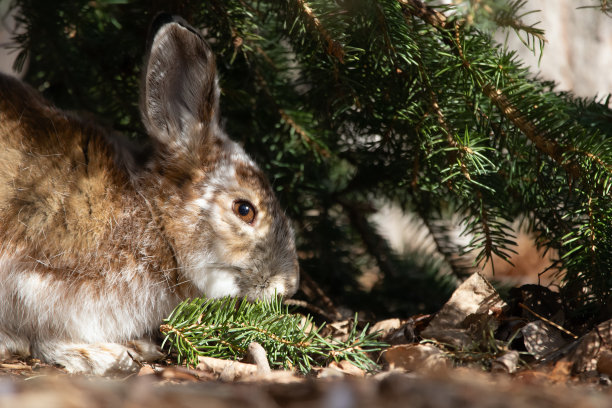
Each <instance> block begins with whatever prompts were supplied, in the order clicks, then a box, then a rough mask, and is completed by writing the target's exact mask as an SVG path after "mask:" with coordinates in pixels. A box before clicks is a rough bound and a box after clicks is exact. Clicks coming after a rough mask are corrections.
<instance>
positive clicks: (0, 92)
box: [0, 16, 298, 374]
mask: <svg viewBox="0 0 612 408" xmlns="http://www.w3.org/2000/svg"><path fill="white" fill-rule="evenodd" d="M152 27H153V28H152V30H151V32H152V35H151V39H150V43H149V44H150V45H149V47H150V49H149V55H148V58H147V62H146V65H145V69H144V71H145V72H144V74H143V83H142V88H141V94H142V95H141V114H142V119H143V122H144V125H145V127H146V130H147V132H148V134H149V136H150V142H149V143H148V147H147V148H134V146H132V143H130V142H128V141H126V140H124V139H122V138H121V137H119V136H117V135H112V134H109V132H107V131H105V130H102V129H101V128H99V127H96V126H95V125H93V124H91V123H88V122H87V121H84V120H81V119H79V118H77V117H74V116H72V115H71V114H69V113H66V112H62V111H60V110H58V109H56V108H54V107H53V106H51V105H50V104H49V103H48V102H46V101H45V100H43V99H42V97H41V96H40V95H39V94H37V93H36V92H35V91H34V90H33V89H32V88H30V87H28V86H26V85H24V84H22V83H21V82H19V81H17V80H15V79H12V78H9V77H6V76H1V75H0V356H1V355H7V354H9V353H19V354H22V355H32V356H34V357H37V358H40V359H42V360H43V361H46V362H49V363H54V364H60V365H62V366H64V367H65V368H66V369H67V370H68V371H70V372H86V373H94V374H105V373H110V372H113V371H131V370H135V369H136V368H137V367H138V366H139V364H138V361H141V360H149V359H152V358H157V357H159V355H160V352H159V349H158V348H157V347H156V346H154V345H153V344H152V343H151V342H149V340H148V339H149V338H150V336H152V335H154V333H156V331H157V329H158V327H159V324H160V323H161V321H162V319H163V318H164V317H166V316H167V315H168V314H169V313H170V312H171V311H172V309H173V308H174V307H175V306H176V305H177V304H178V303H179V302H180V301H181V300H183V299H185V298H188V297H195V296H201V295H206V296H208V297H221V296H225V295H231V296H238V297H243V296H246V297H248V298H249V299H256V298H264V297H270V296H272V295H274V294H275V293H278V294H284V295H287V296H290V295H292V294H293V293H294V292H295V291H296V288H297V284H298V263H297V256H296V251H295V244H294V239H293V233H292V230H291V227H290V225H289V222H288V220H287V219H286V218H285V216H284V213H283V211H282V210H281V209H280V207H279V204H278V202H277V200H276V199H275V197H274V195H273V192H272V189H271V187H270V185H269V183H268V182H267V180H266V179H265V177H264V175H263V173H262V172H261V170H259V169H258V167H257V166H256V165H255V164H254V162H253V161H252V160H251V159H250V158H249V157H248V156H247V155H246V154H245V152H244V151H243V149H242V148H241V147H240V146H239V145H238V144H236V143H234V142H233V141H231V140H230V139H229V138H228V137H227V136H226V134H225V133H224V132H223V131H222V130H221V129H220V125H219V116H218V115H219V106H218V105H219V88H218V85H217V76H216V67H215V63H214V57H213V55H212V52H211V49H210V48H209V46H208V44H207V43H206V42H205V40H204V39H203V37H202V36H201V35H200V34H198V32H197V31H196V30H194V29H193V28H192V27H190V26H189V25H187V24H186V23H185V22H184V21H183V20H182V19H180V18H178V17H171V16H160V17H158V18H157V19H156V20H155V22H154V24H153V26H152Z"/></svg>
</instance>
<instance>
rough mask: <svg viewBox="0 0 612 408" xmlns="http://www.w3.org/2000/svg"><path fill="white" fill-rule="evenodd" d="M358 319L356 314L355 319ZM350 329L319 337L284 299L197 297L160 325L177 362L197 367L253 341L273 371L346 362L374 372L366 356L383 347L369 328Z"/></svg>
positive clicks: (239, 353)
mask: <svg viewBox="0 0 612 408" xmlns="http://www.w3.org/2000/svg"><path fill="white" fill-rule="evenodd" d="M355 321H357V316H355ZM356 326H357V325H356V324H355V325H353V328H352V330H351V332H350V333H349V335H348V338H347V340H346V341H339V340H336V339H333V338H331V337H323V336H322V335H321V334H320V332H321V329H322V328H323V326H320V327H318V328H316V327H315V325H314V324H313V322H312V318H311V317H310V316H308V317H305V318H304V317H303V316H301V315H297V314H290V313H289V310H288V307H287V306H284V305H283V304H282V298H281V297H280V296H279V297H275V298H273V299H271V300H268V301H262V300H257V301H255V302H249V301H247V300H246V299H242V300H239V299H236V298H229V297H226V298H222V299H206V298H197V299H193V300H190V299H188V300H185V301H184V302H182V303H181V304H180V305H178V306H177V307H176V309H175V310H174V311H173V312H172V314H171V315H170V316H169V317H168V318H167V319H166V320H165V321H164V324H163V325H162V326H161V328H160V329H161V331H162V333H164V334H165V335H166V337H165V339H164V341H163V344H162V347H164V346H165V345H168V347H169V349H170V350H174V351H175V352H176V354H177V361H178V363H179V364H181V363H183V362H187V363H188V364H191V365H197V363H198V357H199V356H207V357H215V358H223V359H234V360H237V359H242V358H244V357H245V356H246V353H247V348H248V346H249V344H250V343H251V342H258V343H259V344H261V346H262V347H263V348H264V350H265V351H266V354H267V356H268V361H269V363H270V366H271V367H272V368H284V369H292V368H296V369H298V370H299V371H301V372H303V373H307V372H309V371H310V370H311V369H312V367H313V366H323V365H326V364H327V363H329V362H331V361H340V360H348V361H350V362H352V363H353V364H354V365H356V366H357V367H359V368H361V369H363V370H367V371H372V370H374V369H375V368H376V367H377V365H376V363H375V362H374V361H373V360H372V359H371V358H370V357H369V356H368V353H370V352H374V351H377V350H380V349H381V348H382V347H383V346H384V344H382V343H380V342H379V341H377V340H376V339H375V336H376V335H375V334H367V333H366V332H367V326H366V327H365V328H364V329H363V330H362V331H358V329H357V327H356Z"/></svg>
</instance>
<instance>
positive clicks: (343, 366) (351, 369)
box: [329, 360, 365, 377]
mask: <svg viewBox="0 0 612 408" xmlns="http://www.w3.org/2000/svg"><path fill="white" fill-rule="evenodd" d="M329 367H331V368H335V369H337V370H340V371H342V372H343V373H344V374H346V375H349V376H352V377H365V371H364V370H362V369H361V368H359V367H357V366H355V365H354V364H352V363H351V362H350V361H346V360H342V361H340V362H339V363H336V362H335V361H333V362H331V363H330V364H329Z"/></svg>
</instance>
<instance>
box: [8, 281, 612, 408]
mask: <svg viewBox="0 0 612 408" xmlns="http://www.w3.org/2000/svg"><path fill="white" fill-rule="evenodd" d="M512 299H513V300H512V302H511V303H510V304H508V303H506V302H504V301H503V300H502V299H501V298H500V297H499V296H498V295H497V293H496V292H495V290H494V289H493V287H492V286H491V285H490V284H489V283H488V282H487V281H486V279H484V278H483V277H482V276H481V275H479V274H474V275H473V276H472V277H471V278H469V279H468V280H466V281H465V282H464V283H463V284H462V285H460V286H459V288H457V290H456V291H455V293H454V294H453V296H452V297H451V299H450V300H449V301H448V302H447V303H446V305H445V306H444V307H443V308H442V309H441V310H440V311H439V312H438V313H436V314H435V315H428V316H415V317H413V318H411V319H406V320H400V319H389V320H385V321H381V322H377V323H375V324H374V325H373V326H372V328H371V330H376V331H379V333H380V336H381V339H382V340H383V341H384V342H385V343H386V344H387V346H385V347H384V349H383V351H382V352H381V354H380V355H376V356H372V357H373V358H374V359H375V360H376V361H377V362H378V363H379V365H380V366H379V367H380V369H379V370H377V371H376V372H372V373H366V372H364V371H362V370H360V369H359V368H357V367H355V366H354V365H352V364H351V363H349V362H347V361H340V362H334V363H332V364H330V365H329V366H327V367H320V368H316V369H314V370H313V372H312V373H310V374H309V375H301V374H297V373H295V372H290V371H271V372H267V371H266V370H265V369H264V367H261V366H258V365H256V364H247V363H242V362H232V361H227V360H217V359H212V358H201V359H200V364H199V365H198V366H197V367H192V368H187V367H182V366H177V365H175V364H173V363H172V361H171V360H170V359H168V360H167V361H164V362H158V363H155V364H144V365H143V366H142V367H141V369H140V371H139V372H137V373H133V374H131V375H129V376H119V377H112V378H111V377H107V378H101V377H95V376H84V375H70V374H67V373H66V372H65V371H64V370H63V369H61V368H59V367H53V366H49V365H46V364H44V363H42V362H40V361H38V360H35V359H29V360H22V359H17V358H16V359H14V360H9V361H4V362H3V363H0V408H1V407H40V406H45V407H130V408H137V407H162V406H164V407H165V406H172V407H173V408H179V407H194V406H206V407H238V406H240V407H330V408H335V407H338V408H344V407H347V408H348V407H395V406H410V407H423V408H425V407H427V408H445V407H449V408H450V407H453V408H455V407H517V406H518V407H523V406H525V407H561V408H563V407H581V408H582V407H609V406H612V381H611V380H610V376H612V321H607V322H604V323H601V324H599V325H598V326H597V327H596V328H594V329H593V330H591V331H587V332H586V334H584V335H582V336H576V335H574V334H573V333H571V332H570V331H569V330H567V329H566V328H564V327H563V323H564V318H563V316H562V313H561V312H560V311H561V310H562V308H560V305H559V300H558V298H557V297H556V295H555V294H554V292H550V291H548V290H547V289H546V288H543V287H541V286H537V285H525V286H523V287H520V288H518V289H517V290H516V291H515V292H514V294H513V296H512ZM351 324H354V322H352V321H351V320H347V321H343V322H336V323H334V324H333V325H330V326H333V330H335V333H333V335H334V336H337V337H342V336H343V335H344V334H345V333H346V331H347V330H349V329H350V326H351Z"/></svg>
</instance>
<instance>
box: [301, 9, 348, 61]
mask: <svg viewBox="0 0 612 408" xmlns="http://www.w3.org/2000/svg"><path fill="white" fill-rule="evenodd" d="M294 1H295V3H296V4H297V6H298V7H299V8H300V10H301V11H302V13H304V15H305V16H306V18H307V20H308V21H310V23H311V24H312V25H313V26H314V28H315V30H316V31H317V32H318V33H319V35H320V36H321V38H322V39H323V41H324V42H325V43H326V45H327V48H326V52H327V54H329V55H331V56H333V57H335V58H336V59H338V61H340V63H344V54H345V53H344V49H343V47H342V45H340V43H339V42H338V41H336V40H335V39H334V38H333V37H332V36H331V34H330V33H329V31H327V29H326V28H325V27H324V26H323V23H321V20H320V19H319V18H318V17H317V16H316V14H315V12H314V10H313V9H312V8H311V7H310V5H309V4H308V2H307V1H306V0H294Z"/></svg>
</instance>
